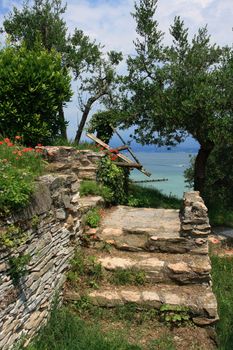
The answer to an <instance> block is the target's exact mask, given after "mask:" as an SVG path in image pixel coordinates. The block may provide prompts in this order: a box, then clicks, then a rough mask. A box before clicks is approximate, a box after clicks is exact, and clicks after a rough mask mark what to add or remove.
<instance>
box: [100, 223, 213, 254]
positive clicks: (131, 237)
mask: <svg viewBox="0 0 233 350" xmlns="http://www.w3.org/2000/svg"><path fill="white" fill-rule="evenodd" d="M152 230H153V229H150V230H149V229H145V230H144V231H143V230H142V229H139V228H137V230H135V231H134V232H132V233H129V230H128V229H127V230H125V229H124V228H109V227H101V228H100V230H99V239H100V240H101V241H104V242H106V243H107V244H110V245H113V246H114V247H115V248H116V249H119V250H126V251H132V252H140V251H149V252H164V253H173V254H174V253H177V254H184V253H191V254H201V255H206V254H208V240H207V239H205V238H196V239H190V238H185V237H179V236H178V235H175V234H174V235H173V237H172V234H171V233H170V232H168V233H165V232H163V234H160V235H156V236H155V235H153V232H152Z"/></svg>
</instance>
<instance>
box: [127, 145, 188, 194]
mask: <svg viewBox="0 0 233 350" xmlns="http://www.w3.org/2000/svg"><path fill="white" fill-rule="evenodd" d="M136 156H137V158H138V159H139V160H140V162H141V164H142V165H143V167H144V168H145V169H146V170H147V171H149V172H150V173H151V174H152V175H151V177H147V176H145V175H144V174H142V173H141V172H139V171H138V170H134V171H132V172H131V176H130V177H131V179H133V180H150V179H159V178H166V179H168V181H166V182H153V183H149V184H143V186H146V187H155V188H157V189H159V190H160V191H162V192H163V193H164V194H168V195H169V194H172V195H175V196H177V197H178V198H182V196H183V193H184V192H185V191H187V187H186V186H187V185H186V184H185V182H184V170H185V169H186V168H188V167H189V163H190V156H194V154H190V153H187V152H168V153H166V152H162V153H156V152H155V153H154V152H153V153H152V152H151V153H146V152H137V153H136Z"/></svg>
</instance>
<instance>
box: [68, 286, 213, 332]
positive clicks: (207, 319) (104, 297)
mask: <svg viewBox="0 0 233 350" xmlns="http://www.w3.org/2000/svg"><path fill="white" fill-rule="evenodd" d="M85 293H86V294H85V296H87V297H88V298H89V300H90V302H91V303H92V304H94V305H96V306H99V307H109V308H112V307H117V306H123V305H125V304H127V303H134V304H136V305H138V308H139V310H143V309H148V308H154V309H158V310H160V308H161V306H162V305H166V306H167V308H166V309H169V306H172V307H171V309H173V310H174V307H177V310H181V308H184V307H185V308H187V310H186V312H187V313H188V314H189V315H190V318H191V320H192V321H193V322H194V323H195V324H196V325H198V326H206V325H211V324H214V323H215V322H216V321H217V320H218V313H217V302H216V298H215V295H214V294H213V292H212V291H211V288H210V287H208V286H204V285H202V286H200V285H196V286H195V285H192V286H174V285H166V284H159V285H157V286H153V287H150V288H146V287H144V288H142V287H127V288H126V287H115V288H114V287H112V286H104V287H102V288H100V289H98V290H91V291H90V290H89V291H86V292H85ZM81 296H82V294H81V293H78V292H73V291H70V292H69V291H68V292H66V294H65V295H64V298H65V300H67V301H77V300H79V299H80V298H81Z"/></svg>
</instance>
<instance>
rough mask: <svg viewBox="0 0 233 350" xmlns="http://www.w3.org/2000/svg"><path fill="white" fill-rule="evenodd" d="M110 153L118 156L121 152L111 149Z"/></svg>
mask: <svg viewBox="0 0 233 350" xmlns="http://www.w3.org/2000/svg"><path fill="white" fill-rule="evenodd" d="M109 152H111V153H115V154H118V153H119V151H118V150H117V149H110V150H109Z"/></svg>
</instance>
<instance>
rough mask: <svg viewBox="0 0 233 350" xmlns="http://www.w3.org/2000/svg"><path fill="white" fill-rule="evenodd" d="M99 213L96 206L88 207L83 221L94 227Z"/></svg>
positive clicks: (97, 222)
mask: <svg viewBox="0 0 233 350" xmlns="http://www.w3.org/2000/svg"><path fill="white" fill-rule="evenodd" d="M100 219H101V218H100V214H99V210H98V209H97V208H93V209H90V210H89V211H88V212H87V214H86V215H85V223H86V225H88V226H90V227H92V228H96V227H98V226H99V223H100Z"/></svg>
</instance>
